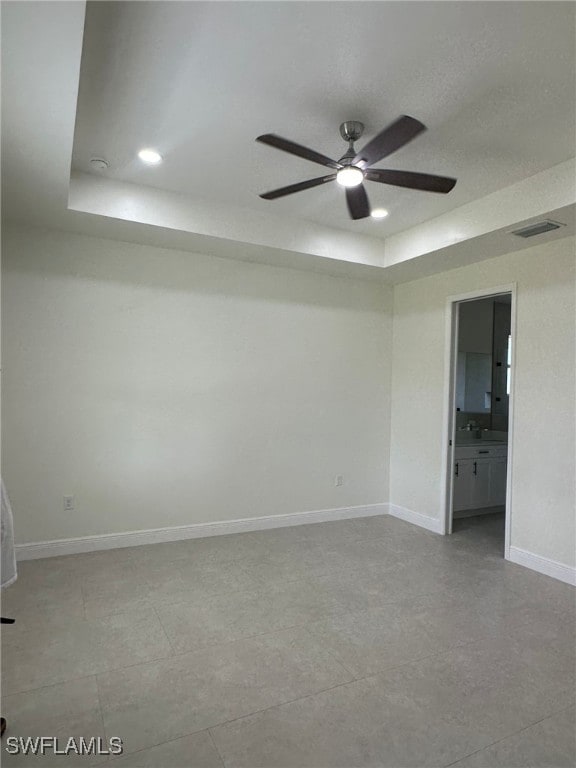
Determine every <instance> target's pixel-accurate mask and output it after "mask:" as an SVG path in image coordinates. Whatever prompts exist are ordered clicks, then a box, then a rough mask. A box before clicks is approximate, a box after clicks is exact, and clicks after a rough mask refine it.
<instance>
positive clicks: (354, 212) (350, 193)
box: [346, 184, 370, 219]
mask: <svg viewBox="0 0 576 768" xmlns="http://www.w3.org/2000/svg"><path fill="white" fill-rule="evenodd" d="M346 202H347V203H348V210H349V212H350V216H351V218H353V219H365V218H366V217H367V216H370V203H369V202H368V195H367V194H366V190H365V189H364V185H363V184H359V185H358V186H357V187H346Z"/></svg>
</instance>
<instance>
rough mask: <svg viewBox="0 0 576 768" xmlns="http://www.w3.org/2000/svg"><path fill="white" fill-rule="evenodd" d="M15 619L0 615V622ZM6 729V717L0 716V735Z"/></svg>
mask: <svg viewBox="0 0 576 768" xmlns="http://www.w3.org/2000/svg"><path fill="white" fill-rule="evenodd" d="M15 621H16V619H5V618H4V616H0V624H14V622H15ZM5 730H6V718H5V717H0V737H2V736H4V731H5Z"/></svg>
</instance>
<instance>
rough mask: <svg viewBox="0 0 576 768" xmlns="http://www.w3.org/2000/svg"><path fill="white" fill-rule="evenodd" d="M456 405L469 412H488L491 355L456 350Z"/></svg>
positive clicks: (490, 396)
mask: <svg viewBox="0 0 576 768" xmlns="http://www.w3.org/2000/svg"><path fill="white" fill-rule="evenodd" d="M456 376H457V385H456V407H457V408H459V409H460V410H461V411H470V412H471V413H490V410H491V398H492V355H488V354H485V353H482V352H458V367H457V372H456Z"/></svg>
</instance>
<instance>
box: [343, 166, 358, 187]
mask: <svg viewBox="0 0 576 768" xmlns="http://www.w3.org/2000/svg"><path fill="white" fill-rule="evenodd" d="M363 180H364V174H363V173H362V171H361V170H360V168H356V167H355V166H354V165H351V166H348V167H346V168H340V170H339V171H338V173H337V174H336V181H337V182H338V184H340V185H341V186H343V187H357V186H358V184H362V182H363Z"/></svg>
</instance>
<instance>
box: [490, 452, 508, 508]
mask: <svg viewBox="0 0 576 768" xmlns="http://www.w3.org/2000/svg"><path fill="white" fill-rule="evenodd" d="M506 465H507V459H505V458H501V459H500V458H498V459H490V498H489V506H491V507H496V506H500V505H502V504H506Z"/></svg>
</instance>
